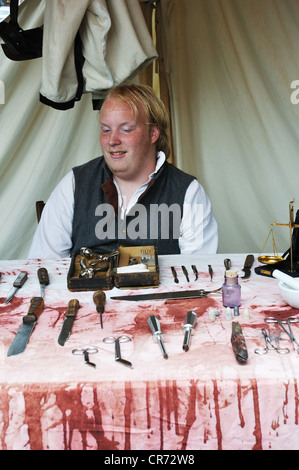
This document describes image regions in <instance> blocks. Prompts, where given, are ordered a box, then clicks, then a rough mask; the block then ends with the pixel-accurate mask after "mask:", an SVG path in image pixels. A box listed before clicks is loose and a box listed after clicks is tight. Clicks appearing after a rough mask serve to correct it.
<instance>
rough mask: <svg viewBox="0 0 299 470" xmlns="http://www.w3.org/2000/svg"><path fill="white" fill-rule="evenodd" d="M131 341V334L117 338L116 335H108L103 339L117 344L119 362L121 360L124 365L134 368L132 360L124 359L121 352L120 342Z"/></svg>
mask: <svg viewBox="0 0 299 470" xmlns="http://www.w3.org/2000/svg"><path fill="white" fill-rule="evenodd" d="M129 341H132V338H130V336H127V335H122V336H118V337H117V338H115V336H107V337H106V338H104V339H103V342H104V343H114V344H115V360H116V361H117V362H120V363H121V364H123V365H124V366H127V367H131V368H133V364H132V362H130V361H126V360H125V359H122V357H121V354H120V343H128V342H129Z"/></svg>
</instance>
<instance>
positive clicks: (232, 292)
mask: <svg viewBox="0 0 299 470" xmlns="http://www.w3.org/2000/svg"><path fill="white" fill-rule="evenodd" d="M222 302H223V306H224V307H239V305H240V304H241V286H240V284H239V282H238V275H237V273H236V271H232V270H228V271H226V272H225V276H224V284H223V286H222Z"/></svg>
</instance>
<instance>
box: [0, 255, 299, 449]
mask: <svg viewBox="0 0 299 470" xmlns="http://www.w3.org/2000/svg"><path fill="white" fill-rule="evenodd" d="M225 258H230V259H231V261H232V267H233V268H235V269H238V270H240V269H241V268H242V266H243V263H244V260H245V254H217V255H214V256H207V255H201V256H182V255H174V256H159V266H160V285H159V287H158V288H155V289H141V290H138V292H139V293H144V292H162V291H165V290H176V289H178V290H186V289H197V288H205V289H209V290H210V289H211V288H217V287H220V286H221V285H222V283H223V277H224V264H223V261H224V259H225ZM69 264H70V260H69V259H60V260H41V259H38V260H23V261H22V260H9V261H8V260H6V261H0V271H1V272H2V273H3V274H2V278H1V281H0V448H1V449H3V450H13V449H32V450H40V449H51V450H63V449H77V450H80V449H84V450H85V449H86V450H93V449H94V450H97V449H100V450H109V451H110V450H115V451H117V450H123V451H125V450H127V451H129V450H138V449H145V450H146V449H149V450H151V449H152V450H164V451H167V450H185V451H190V450H205V449H206V450H217V449H218V450H231V449H232V450H233V449H243V450H247V449H252V450H261V449H263V450H266V449H269V450H270V449H273V450H275V449H299V391H298V379H297V377H298V371H299V355H298V354H297V353H296V352H295V351H293V350H292V349H291V346H290V342H289V340H288V338H287V337H286V335H285V333H282V332H280V330H279V328H278V327H277V326H276V325H270V326H267V325H266V324H265V323H264V318H265V317H266V316H269V315H276V316H279V318H286V317H288V316H290V315H296V314H298V313H299V312H298V310H296V309H293V308H291V307H290V306H289V305H287V304H285V302H284V301H283V300H282V298H281V296H280V293H279V290H278V281H277V280H276V279H274V278H268V277H265V276H259V275H257V274H255V272H254V270H253V269H252V275H251V277H250V278H249V279H246V280H244V279H241V277H239V282H240V285H241V292H242V304H241V306H240V309H239V313H240V315H239V316H238V317H235V316H233V321H238V322H239V323H240V324H241V326H242V329H243V333H244V336H245V339H246V345H247V349H248V354H249V357H248V361H247V362H246V364H243V365H241V364H239V363H238V362H237V361H236V359H235V356H234V354H233V350H232V346H231V341H230V338H231V331H232V321H231V320H230V321H229V320H226V319H225V309H224V307H223V306H222V297H221V294H219V293H218V294H213V295H209V296H208V297H206V298H198V299H189V300H186V299H185V300H175V301H174V300H172V301H165V300H162V301H161V300H158V301H146V302H128V301H119V300H111V299H110V297H111V296H112V295H114V296H115V295H120V294H124V293H127V294H128V295H129V294H130V293H133V292H134V291H133V290H120V289H117V288H113V289H112V290H110V291H105V293H106V298H107V299H106V305H105V312H104V315H103V321H104V328H103V329H101V326H100V319H99V314H98V313H97V311H96V308H95V305H94V303H93V300H92V295H93V293H92V292H70V291H69V290H68V289H67V282H66V276H67V272H68V268H69ZM191 264H195V265H196V266H197V269H198V271H199V278H198V280H196V281H195V276H194V274H193V272H192V269H191ZM208 264H211V265H212V267H213V271H214V277H213V280H212V281H211V280H210V275H209V273H208ZM258 264H259V263H258V262H257V261H255V264H254V266H257V265H258ZM182 265H184V266H186V268H187V269H188V272H189V276H190V282H187V280H186V278H185V276H184V275H183V272H182V269H181V266H182ZM170 266H175V267H176V269H177V272H178V277H179V281H180V282H179V284H175V283H174V280H173V277H172V273H171V269H170ZM39 267H46V268H47V269H48V272H49V276H50V284H49V285H48V286H47V287H46V290H45V308H44V311H43V312H42V314H41V316H40V318H39V320H38V322H37V325H36V327H35V329H34V331H33V333H32V335H31V337H30V340H29V342H28V345H27V348H26V350H25V351H24V352H23V353H22V354H19V355H16V356H10V357H7V350H8V348H9V346H10V344H11V342H12V340H13V338H14V336H15V334H16V332H17V330H18V328H19V326H20V324H21V322H22V317H23V315H24V314H25V313H27V310H28V306H29V302H30V299H31V297H33V296H39V295H40V289H39V284H38V280H37V274H36V273H37V269H38V268H39ZM23 270H24V271H26V272H27V273H28V280H27V281H26V283H25V284H24V286H23V287H22V289H20V290H19V291H18V293H17V294H16V295H15V297H14V298H13V300H12V301H11V302H10V303H9V304H5V303H4V301H5V298H6V296H7V293H8V291H9V289H10V287H11V285H12V283H13V281H14V280H15V278H16V276H17V275H18V274H19V272H20V271H23ZM240 273H241V271H240ZM135 293H136V291H135ZM73 298H77V299H78V300H79V303H80V309H79V311H78V315H77V319H76V321H75V323H74V325H73V329H72V334H71V336H70V338H69V340H68V341H67V343H66V344H65V346H63V347H62V346H60V345H59V344H58V342H57V338H58V336H59V333H60V330H61V326H62V323H63V319H64V314H65V311H66V307H67V304H68V302H69V300H71V299H73ZM211 307H213V308H215V309H216V310H218V311H219V313H220V315H219V316H217V317H216V319H215V320H214V321H212V320H210V316H209V309H210V308H211ZM245 308H248V309H249V312H250V318H249V319H246V318H245V317H244V310H245ZM190 310H193V311H194V312H196V314H197V317H198V318H197V324H196V327H195V330H194V335H193V336H192V339H191V345H190V349H189V351H187V352H185V351H183V349H182V344H183V330H182V326H183V324H184V319H185V315H186V313H187V312H188V311H190ZM149 315H156V316H158V318H159V319H160V323H161V327H162V331H163V332H164V333H165V337H164V340H165V347H166V349H167V352H168V356H169V358H168V360H165V359H164V358H163V357H162V354H161V351H160V348H159V346H158V344H155V343H154V342H153V337H152V334H151V331H150V329H149V327H148V324H147V318H148V316H149ZM262 327H266V328H267V329H268V330H269V332H270V333H271V335H272V337H276V339H277V338H278V339H279V344H280V345H282V346H289V347H290V349H291V352H290V353H289V354H287V355H284V356H281V355H278V354H277V353H276V352H275V351H270V352H269V353H268V354H267V355H263V356H259V355H257V354H255V353H254V350H255V348H257V347H260V346H264V339H263V336H262V332H261V328H262ZM293 331H294V334H295V336H296V337H298V338H299V331H298V326H296V325H294V327H293ZM122 334H126V335H130V336H131V338H132V341H131V342H128V343H123V344H122V345H121V352H122V356H123V357H124V358H125V359H127V360H129V361H131V362H132V363H133V366H134V367H133V369H129V368H127V367H124V366H123V365H122V364H119V363H117V362H115V360H114V347H113V345H110V344H105V343H104V342H103V338H104V337H106V336H109V335H114V336H115V335H122ZM86 346H96V347H97V348H98V350H99V352H98V353H97V354H95V355H93V356H91V357H92V361H93V362H95V363H96V366H97V367H96V368H91V367H88V366H87V365H86V364H84V361H83V357H82V356H74V355H72V350H73V349H74V348H75V347H86Z"/></svg>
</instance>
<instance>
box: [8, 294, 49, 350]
mask: <svg viewBox="0 0 299 470" xmlns="http://www.w3.org/2000/svg"><path fill="white" fill-rule="evenodd" d="M43 309H44V299H43V298H42V297H33V298H32V299H31V301H30V306H29V310H28V313H27V315H25V316H24V317H23V323H22V324H21V326H20V328H19V329H18V331H17V334H16V336H15V337H14V340H13V342H12V343H11V345H10V348H9V350H8V353H7V355H8V356H14V355H15V354H20V353H21V352H23V351H24V350H25V348H26V346H27V343H28V341H29V338H30V335H31V333H32V331H33V330H34V327H35V325H36V322H37V320H38V318H39V316H40V314H41V313H42V311H43Z"/></svg>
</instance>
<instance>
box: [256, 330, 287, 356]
mask: <svg viewBox="0 0 299 470" xmlns="http://www.w3.org/2000/svg"><path fill="white" fill-rule="evenodd" d="M262 333H263V335H264V338H265V343H266V346H265V347H264V348H256V349H255V350H254V352H255V354H268V351H269V350H271V349H274V350H275V351H276V352H277V353H278V354H288V353H289V352H290V350H289V348H277V347H275V346H274V344H273V343H272V341H271V339H270V336H269V334H268V331H267V330H266V329H265V328H262Z"/></svg>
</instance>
